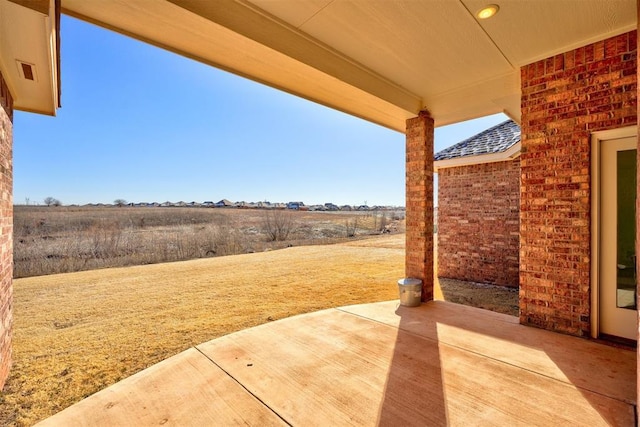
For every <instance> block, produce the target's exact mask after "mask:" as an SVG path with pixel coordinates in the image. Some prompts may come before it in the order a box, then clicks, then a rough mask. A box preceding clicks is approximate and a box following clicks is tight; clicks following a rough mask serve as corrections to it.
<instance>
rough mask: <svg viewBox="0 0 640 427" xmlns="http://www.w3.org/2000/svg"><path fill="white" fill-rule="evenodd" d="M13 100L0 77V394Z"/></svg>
mask: <svg viewBox="0 0 640 427" xmlns="http://www.w3.org/2000/svg"><path fill="white" fill-rule="evenodd" d="M12 150H13V98H12V97H11V94H10V93H9V89H8V87H7V85H6V83H5V81H4V79H3V77H2V74H0V390H2V388H3V387H4V384H5V381H6V380H7V376H8V375H9V369H10V368H11V329H12V324H13V297H12V276H13V151H12Z"/></svg>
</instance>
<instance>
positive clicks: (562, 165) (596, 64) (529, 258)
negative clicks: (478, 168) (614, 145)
mask: <svg viewBox="0 0 640 427" xmlns="http://www.w3.org/2000/svg"><path fill="white" fill-rule="evenodd" d="M636 46H637V34H636V31H632V32H630V33H626V34H622V35H620V36H616V37H613V38H610V39H607V40H603V41H600V42H597V43H594V44H591V45H588V46H584V47H581V48H579V49H575V50H572V51H569V52H566V53H564V54H560V55H557V56H554V57H552V58H548V59H545V60H542V61H538V62H535V63H533V64H529V65H527V66H524V67H522V68H521V80H522V123H521V129H522V136H521V138H522V155H521V157H520V161H521V170H522V171H521V173H522V175H521V204H520V206H521V213H520V248H521V249H520V321H521V323H524V324H529V325H534V326H539V327H542V328H545V329H550V330H555V331H559V332H565V333H569V334H573V335H578V336H588V335H589V333H590V315H591V307H590V279H589V277H590V267H591V266H590V255H591V253H590V239H591V235H590V231H591V230H590V226H591V224H590V218H591V212H590V203H591V200H590V191H591V177H590V166H591V165H590V161H591V153H590V134H591V132H594V131H600V130H607V129H615V128H619V127H625V126H631V125H635V124H636V120H637V102H636V101H637V83H636V82H637V75H636V72H637V70H636V64H637V59H636V53H637V47H636Z"/></svg>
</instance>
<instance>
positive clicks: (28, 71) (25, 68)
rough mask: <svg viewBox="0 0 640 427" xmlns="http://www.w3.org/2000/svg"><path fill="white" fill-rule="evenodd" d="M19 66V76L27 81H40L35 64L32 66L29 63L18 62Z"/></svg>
mask: <svg viewBox="0 0 640 427" xmlns="http://www.w3.org/2000/svg"><path fill="white" fill-rule="evenodd" d="M16 63H17V64H18V74H20V77H22V78H23V79H25V80H31V81H34V82H35V81H38V76H37V74H36V66H35V65H34V64H30V63H28V62H24V61H20V60H16Z"/></svg>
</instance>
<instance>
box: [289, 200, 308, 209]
mask: <svg viewBox="0 0 640 427" xmlns="http://www.w3.org/2000/svg"><path fill="white" fill-rule="evenodd" d="M303 207H304V203H302V202H289V203H287V209H293V210H300V209H302V208H303Z"/></svg>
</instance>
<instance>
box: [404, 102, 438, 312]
mask: <svg viewBox="0 0 640 427" xmlns="http://www.w3.org/2000/svg"><path fill="white" fill-rule="evenodd" d="M406 139H407V148H406V149H407V162H406V209H407V212H406V214H407V233H406V236H407V241H406V253H405V274H406V277H412V278H416V279H420V280H422V301H430V300H432V299H433V119H432V118H431V115H430V114H429V112H427V111H421V112H420V114H419V115H418V117H415V118H413V119H409V120H407V133H406Z"/></svg>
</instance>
